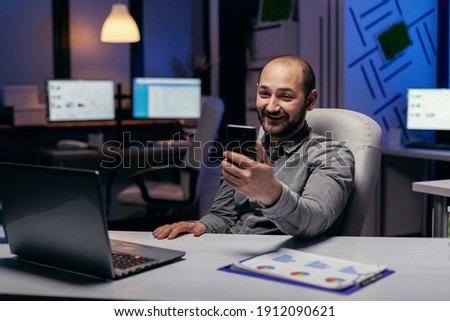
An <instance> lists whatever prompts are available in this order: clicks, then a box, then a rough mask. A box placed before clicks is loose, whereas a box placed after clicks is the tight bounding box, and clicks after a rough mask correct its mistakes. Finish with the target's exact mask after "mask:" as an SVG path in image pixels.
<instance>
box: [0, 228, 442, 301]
mask: <svg viewBox="0 0 450 321" xmlns="http://www.w3.org/2000/svg"><path fill="white" fill-rule="evenodd" d="M110 234H111V236H112V237H114V238H118V239H123V240H128V241H134V242H140V243H145V244H153V245H155V244H156V245H159V246H162V247H167V248H173V249H180V250H185V251H186V252H187V254H186V256H185V258H184V260H182V261H179V262H176V263H173V264H170V265H167V266H164V267H160V268H158V269H155V270H150V271H147V272H144V273H141V274H139V275H135V276H131V277H128V278H125V279H122V280H119V281H107V282H105V281H99V280H96V279H91V278H88V277H85V276H81V275H75V274H71V273H68V272H63V271H57V270H54V269H50V268H46V267H40V266H35V265H32V264H30V263H25V262H21V261H18V260H16V259H14V258H13V257H12V256H11V255H10V254H9V248H8V246H7V245H6V244H0V295H1V297H3V298H11V297H10V296H16V297H12V298H19V299H20V298H22V297H26V296H31V297H50V298H63V297H64V298H81V299H106V300H109V299H113V300H115V299H117V300H197V301H202V300H221V301H228V300H238V301H239V300H256V301H264V300H266V301H273V300H292V301H297V300H450V261H449V256H450V247H449V245H450V240H448V239H442V238H381V237H380V238H377V237H361V238H353V237H335V238H330V239H327V240H323V241H322V242H321V243H318V244H315V245H310V246H309V247H308V248H303V250H306V251H311V252H313V253H317V254H323V255H329V256H335V257H341V258H345V259H350V260H358V261H361V262H367V263H380V264H387V265H388V266H389V268H390V269H393V270H395V273H394V274H392V275H389V276H387V277H386V278H384V279H381V280H379V281H377V282H375V283H373V284H371V285H369V286H367V287H365V288H363V289H361V290H359V291H357V292H355V293H353V294H350V295H340V294H335V293H329V292H325V291H321V290H315V289H308V288H306V287H302V286H293V285H288V284H283V283H279V282H273V281H268V280H262V279H258V278H252V277H247V276H242V275H237V274H233V273H227V272H222V271H218V270H217V268H219V267H222V266H225V265H228V264H229V263H232V262H234V261H236V260H239V259H244V258H247V257H249V256H252V255H255V254H260V253H262V252H265V251H268V250H271V249H274V248H277V247H278V246H280V245H281V244H283V242H285V241H286V240H289V239H290V237H288V236H249V235H220V234H206V235H203V236H201V237H193V236H192V235H185V236H182V237H180V238H177V239H175V240H171V241H169V240H162V241H158V240H155V239H154V238H153V237H152V236H151V235H150V233H148V232H120V231H116V232H111V233H110ZM0 239H1V237H0ZM297 246H299V244H297ZM1 297H0V298H1Z"/></svg>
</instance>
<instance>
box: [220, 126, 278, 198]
mask: <svg viewBox="0 0 450 321" xmlns="http://www.w3.org/2000/svg"><path fill="white" fill-rule="evenodd" d="M226 149H227V150H226V151H225V152H224V160H223V161H222V176H223V179H224V180H225V182H226V183H227V184H228V185H229V186H230V187H232V188H233V189H235V190H236V191H238V192H240V193H242V194H244V195H246V196H247V197H249V198H252V199H255V200H258V201H259V202H261V203H262V204H263V205H265V206H270V205H273V204H274V203H275V202H276V201H277V200H278V199H279V197H280V195H281V192H282V185H281V183H280V182H279V181H278V180H277V179H276V178H275V176H274V174H273V169H272V162H271V161H270V159H269V157H268V156H267V155H266V153H265V150H264V148H263V147H262V146H261V144H260V143H259V142H258V143H257V142H256V129H255V128H254V127H253V128H252V127H249V126H236V125H234V126H232V125H229V126H228V144H227V148H226Z"/></svg>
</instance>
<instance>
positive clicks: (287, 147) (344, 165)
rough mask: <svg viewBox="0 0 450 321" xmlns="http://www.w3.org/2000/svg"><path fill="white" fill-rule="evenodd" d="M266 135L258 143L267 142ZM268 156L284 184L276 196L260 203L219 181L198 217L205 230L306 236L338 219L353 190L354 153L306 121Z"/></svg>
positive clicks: (274, 170)
mask: <svg viewBox="0 0 450 321" xmlns="http://www.w3.org/2000/svg"><path fill="white" fill-rule="evenodd" d="M267 136H268V135H266V136H265V137H264V138H263V142H262V143H263V146H265V147H268V142H267V140H268V139H267ZM266 150H269V148H266ZM269 156H270V158H271V159H272V165H273V172H274V174H275V177H276V178H277V179H278V180H280V181H281V182H282V185H283V191H282V194H281V197H280V199H279V200H278V201H277V202H276V203H275V204H274V205H273V206H270V207H264V206H262V204H260V203H259V202H257V201H255V200H252V199H249V198H248V197H246V196H245V195H243V194H241V193H239V192H236V191H235V190H234V189H233V188H231V187H230V186H228V185H227V184H226V183H225V182H222V183H221V186H220V188H219V191H218V193H217V195H216V197H215V199H214V202H213V204H212V206H211V209H210V210H209V212H208V214H207V215H205V216H203V217H202V218H201V219H200V220H199V221H200V222H201V223H203V224H205V225H206V227H207V232H208V233H241V234H289V235H298V236H300V237H305V238H309V237H314V236H317V235H320V234H323V233H325V232H326V231H327V230H329V229H330V227H332V226H333V224H335V223H336V222H337V221H338V219H339V217H340V216H341V214H342V212H343V210H344V208H345V204H346V202H347V199H348V198H349V196H350V194H351V191H352V189H353V174H354V158H353V154H352V153H351V152H350V150H348V149H347V148H346V146H345V142H336V141H332V140H331V139H330V138H326V137H324V136H321V135H318V134H316V133H314V132H313V131H311V130H310V128H309V127H308V125H306V126H305V128H304V129H303V130H302V131H301V132H300V133H299V134H298V135H297V136H296V137H295V138H294V139H293V140H292V141H288V142H284V143H283V144H281V146H279V147H278V148H276V149H273V150H272V151H271V153H270V155H269ZM335 226H336V224H335V225H334V226H333V228H334V227H335Z"/></svg>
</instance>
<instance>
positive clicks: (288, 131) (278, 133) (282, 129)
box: [258, 104, 306, 138]
mask: <svg viewBox="0 0 450 321" xmlns="http://www.w3.org/2000/svg"><path fill="white" fill-rule="evenodd" d="M284 115H285V116H284V117H285V122H284V123H283V124H280V125H279V126H277V127H276V128H274V129H271V128H269V127H268V126H267V124H266V122H265V119H266V118H267V112H266V111H265V109H264V110H263V111H261V112H258V118H259V122H260V123H261V125H262V127H263V129H264V132H266V133H270V134H271V136H272V137H276V138H284V137H289V136H291V135H292V133H294V132H296V131H298V129H299V127H300V126H301V124H302V123H303V120H305V117H306V104H305V105H303V106H302V107H301V111H300V113H299V114H298V117H297V118H295V119H290V118H291V115H289V114H287V113H285V114H284ZM271 127H272V128H273V126H271Z"/></svg>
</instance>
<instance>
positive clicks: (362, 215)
mask: <svg viewBox="0 0 450 321" xmlns="http://www.w3.org/2000/svg"><path fill="white" fill-rule="evenodd" d="M306 121H307V122H308V125H309V126H310V127H311V128H312V129H313V130H314V131H315V132H317V133H318V134H321V135H324V136H326V134H325V133H326V132H331V133H332V138H333V140H336V141H345V142H346V146H347V147H348V148H349V149H350V150H351V152H352V153H353V155H354V157H355V178H354V179H355V185H354V189H353V192H352V195H351V196H350V199H349V200H348V202H347V205H346V208H345V211H344V216H343V219H342V223H341V233H340V235H344V236H361V235H362V232H363V227H364V222H365V220H366V217H367V214H368V211H369V205H370V202H371V200H372V197H373V195H374V192H375V186H376V184H377V180H378V174H379V170H380V162H381V138H382V131H381V128H380V126H379V125H378V123H377V122H375V121H374V120H373V119H372V118H370V117H369V116H367V115H364V114H361V113H359V112H356V111H351V110H346V109H336V108H315V109H313V110H312V111H310V112H308V113H307V114H306Z"/></svg>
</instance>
